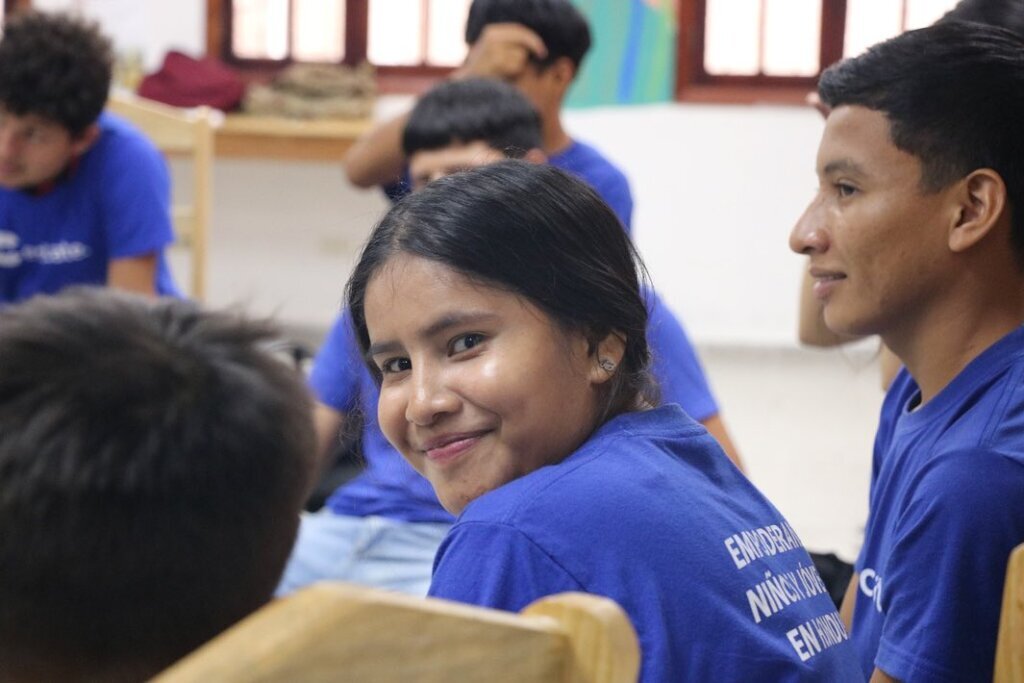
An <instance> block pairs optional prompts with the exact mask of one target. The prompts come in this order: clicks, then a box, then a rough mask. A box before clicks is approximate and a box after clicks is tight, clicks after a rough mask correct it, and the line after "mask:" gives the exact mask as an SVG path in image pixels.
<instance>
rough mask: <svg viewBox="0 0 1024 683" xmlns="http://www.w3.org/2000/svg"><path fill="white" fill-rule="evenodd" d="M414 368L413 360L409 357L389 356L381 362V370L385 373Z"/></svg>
mask: <svg viewBox="0 0 1024 683" xmlns="http://www.w3.org/2000/svg"><path fill="white" fill-rule="evenodd" d="M411 369H412V362H411V361H410V360H409V359H408V358H389V359H387V360H386V361H384V362H383V363H381V364H380V371H381V372H382V373H384V374H385V375H390V374H393V373H396V372H405V371H406V370H411Z"/></svg>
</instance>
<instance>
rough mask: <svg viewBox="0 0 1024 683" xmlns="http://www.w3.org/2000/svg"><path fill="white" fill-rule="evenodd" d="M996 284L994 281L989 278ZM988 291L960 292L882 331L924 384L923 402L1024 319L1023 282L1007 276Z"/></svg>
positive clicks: (895, 351)
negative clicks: (979, 293) (907, 321)
mask: <svg viewBox="0 0 1024 683" xmlns="http://www.w3.org/2000/svg"><path fill="white" fill-rule="evenodd" d="M989 284H990V285H991V284H992V283H991V282H990V283H989ZM1003 284H1004V286H1005V287H1006V289H1003V290H1002V292H999V289H1000V288H998V287H989V288H987V291H988V292H989V294H990V295H989V296H985V297H978V296H971V294H970V288H969V287H963V288H961V289H960V290H959V291H956V294H955V296H957V295H958V296H957V299H958V300H955V301H950V302H945V303H944V305H943V306H942V308H941V309H935V310H932V311H924V312H922V314H921V315H919V316H917V320H916V321H914V322H913V323H911V324H905V325H899V326H898V329H894V330H891V331H889V332H884V333H882V335H881V336H882V341H883V342H884V343H885V345H886V346H888V347H889V348H890V349H891V350H892V351H893V352H894V353H895V354H896V355H897V356H898V357H899V359H900V361H902V363H903V364H904V365H905V366H906V368H907V371H908V372H909V373H910V375H911V376H912V377H913V378H914V381H915V382H916V383H917V385H918V387H919V388H920V389H921V405H924V404H926V403H928V401H930V400H931V399H933V398H935V396H937V395H938V394H939V393H940V392H941V391H942V390H943V389H944V388H945V387H946V386H947V385H948V384H949V383H950V382H952V381H953V379H955V378H956V376H957V375H959V374H960V373H961V372H962V371H963V370H964V368H966V367H967V366H968V365H969V364H970V362H971V361H973V360H974V359H975V358H977V357H978V356H980V355H981V354H982V353H983V352H984V351H985V350H986V349H988V348H989V347H991V346H992V345H993V344H995V343H996V342H998V341H999V340H1000V339H1002V338H1003V337H1005V336H1006V335H1008V334H1010V333H1011V332H1013V331H1014V330H1015V329H1017V328H1018V327H1020V326H1021V325H1022V324H1024V281H1022V279H1021V278H1020V277H1017V278H1007V281H1006V282H1005V283H1003Z"/></svg>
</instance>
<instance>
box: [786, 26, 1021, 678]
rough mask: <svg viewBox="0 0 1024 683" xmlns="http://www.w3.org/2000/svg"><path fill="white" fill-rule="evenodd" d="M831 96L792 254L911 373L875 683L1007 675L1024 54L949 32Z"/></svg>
mask: <svg viewBox="0 0 1024 683" xmlns="http://www.w3.org/2000/svg"><path fill="white" fill-rule="evenodd" d="M819 93H820V95H821V100H822V102H823V103H824V104H825V105H826V106H827V107H828V108H829V109H830V110H831V113H830V114H829V116H828V119H827V122H826V126H825V132H824V135H823V137H822V141H821V145H820V147H819V150H818V161H817V169H818V177H819V182H820V189H819V191H818V194H817V196H816V197H815V198H814V200H813V201H812V202H811V204H810V205H809V206H808V208H807V210H806V211H805V212H804V215H803V216H802V217H801V218H800V220H799V221H798V223H797V225H796V227H795V228H794V229H793V233H792V235H791V237H790V245H791V247H792V248H793V250H794V251H797V252H799V253H802V254H807V255H808V256H809V257H810V274H811V276H812V277H813V278H814V281H815V282H814V294H815V296H816V297H817V298H818V299H819V300H820V301H822V303H823V305H824V317H825V322H826V324H827V325H828V327H829V328H831V329H832V330H833V331H835V332H837V333H840V334H845V335H868V334H878V335H879V336H880V337H881V339H882V341H883V342H884V343H885V345H886V346H887V347H888V348H890V349H891V350H892V351H893V352H894V353H895V354H896V356H897V357H898V358H899V360H900V361H901V362H902V363H903V365H904V369H903V370H901V371H900V373H899V374H898V375H897V376H896V379H895V380H894V382H893V385H892V387H891V389H890V390H889V392H888V394H887V396H886V399H885V403H884V405H883V408H882V415H881V422H880V425H879V430H878V434H877V437H876V441H875V453H874V466H873V472H872V483H871V500H870V511H869V519H868V524H867V528H866V530H865V540H864V546H863V549H862V550H861V554H860V557H859V558H858V560H857V563H856V572H857V573H856V574H855V575H854V577H853V580H852V581H851V583H850V587H849V590H848V592H847V596H846V600H845V601H844V605H843V613H844V616H845V618H846V621H847V625H850V624H851V623H852V628H851V637H852V639H853V641H854V642H855V643H856V646H857V649H858V652H859V655H860V657H861V662H862V668H863V671H864V674H865V677H870V678H871V680H872V681H889V680H901V681H936V680H950V681H952V680H979V681H981V680H991V678H992V667H993V661H994V652H995V643H996V633H997V627H998V622H999V610H1000V603H1001V596H1002V590H1003V582H1004V577H1005V572H1006V565H1007V561H1008V559H1009V555H1010V551H1011V550H1012V549H1013V547H1014V546H1015V545H1017V544H1019V543H1022V542H1024V497H1022V495H1021V493H1022V492H1024V383H1022V378H1024V328H1022V327H1021V325H1022V322H1024V165H1022V164H1021V160H1024V127H1022V126H1021V124H1020V122H1021V121H1022V120H1024V44H1022V43H1021V42H1020V40H1019V39H1018V38H1017V37H1016V36H1014V35H1013V34H1012V33H1010V32H1008V31H1005V30H1003V29H997V28H993V27H988V26H982V25H979V24H968V23H960V22H948V23H947V22H941V23H940V24H937V25H935V26H932V27H929V28H926V29H921V30H919V31H911V32H908V33H905V34H903V35H901V36H899V37H897V38H893V39H892V40H889V41H886V42H884V43H881V44H879V45H876V46H875V47H873V48H871V49H870V50H868V51H867V52H866V53H865V54H863V55H861V56H859V57H856V58H854V59H850V60H846V61H844V62H841V63H840V64H838V65H836V66H833V67H832V68H830V69H829V70H827V71H826V72H825V73H824V74H823V75H822V77H821V82H820V84H819ZM851 619H852V622H851Z"/></svg>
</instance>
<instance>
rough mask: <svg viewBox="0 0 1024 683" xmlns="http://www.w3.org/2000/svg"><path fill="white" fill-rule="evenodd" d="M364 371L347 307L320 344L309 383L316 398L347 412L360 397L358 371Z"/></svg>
mask: <svg viewBox="0 0 1024 683" xmlns="http://www.w3.org/2000/svg"><path fill="white" fill-rule="evenodd" d="M362 372H366V369H365V368H364V367H363V360H362V358H361V357H360V355H359V345H358V344H357V343H356V338H355V331H354V330H353V329H352V318H351V316H349V313H348V311H347V310H346V311H345V312H343V313H342V314H341V315H339V316H338V318H337V319H336V320H335V321H334V325H333V326H332V327H331V330H330V332H328V333H327V338H326V339H324V343H323V344H322V345H321V346H320V350H319V351H318V352H317V354H316V360H315V361H314V362H313V370H312V372H310V375H309V386H310V387H311V388H312V389H313V394H314V395H315V396H316V398H317V400H318V401H320V402H321V403H323V404H324V405H326V406H330V407H331V408H334V409H335V410H337V411H339V412H342V413H347V412H350V411H351V410H352V409H353V408H355V406H356V403H357V402H358V400H359V378H360V373H362Z"/></svg>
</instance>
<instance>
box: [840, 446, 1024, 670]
mask: <svg viewBox="0 0 1024 683" xmlns="http://www.w3.org/2000/svg"><path fill="white" fill-rule="evenodd" d="M1021 491H1024V465H1022V464H1021V462H1020V461H1014V460H1012V459H1011V458H1009V457H1006V456H1003V455H1001V454H998V453H993V452H991V451H981V450H974V451H963V452H958V453H954V454H949V455H948V456H943V457H941V458H939V459H938V460H937V461H936V463H935V465H933V466H932V467H931V468H929V469H928V470H926V471H925V472H924V473H923V474H922V475H921V476H920V478H919V479H918V480H917V482H916V486H915V487H914V490H913V491H912V494H911V496H910V500H909V502H908V504H907V505H906V506H905V507H904V508H903V510H902V512H901V514H900V517H899V519H898V521H897V526H896V530H895V537H894V542H893V544H892V552H891V554H890V556H889V558H888V560H887V562H886V568H885V574H884V575H883V578H882V581H883V583H882V598H881V609H882V612H883V614H884V622H883V625H882V636H881V641H880V644H879V648H878V653H877V655H876V658H875V666H876V667H878V668H879V669H881V670H882V671H884V672H886V673H887V674H889V675H890V676H893V677H894V678H896V679H898V680H900V681H904V683H914V682H915V681H961V680H977V681H985V680H992V667H993V662H994V659H995V643H996V634H997V632H998V626H999V611H1000V604H1001V602H1002V594H1003V583H1004V581H1005V578H1006V565H1007V562H1008V561H1009V558H1010V552H1011V551H1012V550H1013V548H1014V547H1015V546H1016V545H1017V544H1019V543H1021V542H1022V541H1024V512H1022V506H1021V505H1020V503H1019V501H1020V500H1021ZM865 606H867V604H865ZM858 607H859V605H858ZM868 608H869V609H870V607H868Z"/></svg>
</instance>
